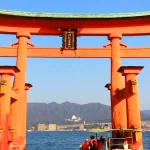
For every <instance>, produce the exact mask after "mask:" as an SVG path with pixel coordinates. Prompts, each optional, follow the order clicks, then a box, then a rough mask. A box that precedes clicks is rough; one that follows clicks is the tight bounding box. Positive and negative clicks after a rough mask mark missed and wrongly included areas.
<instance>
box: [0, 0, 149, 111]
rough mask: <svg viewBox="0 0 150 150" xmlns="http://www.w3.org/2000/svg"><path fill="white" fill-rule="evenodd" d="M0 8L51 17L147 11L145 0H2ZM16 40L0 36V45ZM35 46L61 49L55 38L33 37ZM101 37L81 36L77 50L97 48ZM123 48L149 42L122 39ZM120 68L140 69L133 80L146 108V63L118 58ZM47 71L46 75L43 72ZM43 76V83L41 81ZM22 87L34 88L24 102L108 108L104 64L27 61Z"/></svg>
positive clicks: (97, 61)
mask: <svg viewBox="0 0 150 150" xmlns="http://www.w3.org/2000/svg"><path fill="white" fill-rule="evenodd" d="M0 8H1V9H7V10H19V11H31V12H50V13H54V12H55V13H124V12H140V11H149V10H150V1H149V0H132V1H131V0H124V1H123V0H74V1H69V0H51V1H50V0H42V1H40V0H24V1H21V0H13V1H12V0H5V1H1V5H0ZM15 41H16V37H15V35H0V45H1V46H9V45H11V44H12V43H13V42H15ZM30 42H32V43H33V44H35V46H52V47H53V46H61V38H60V37H50V36H46V37H44V36H32V38H31V40H30ZM108 42H109V41H108V40H107V38H106V37H80V38H78V46H79V47H101V46H103V45H104V44H106V43H108ZM122 42H123V43H125V44H127V45H128V47H138V46H139V47H140V46H141V47H142V46H150V37H149V36H145V37H144V36H141V37H123V39H122ZM121 62H122V65H142V66H145V68H144V69H143V70H142V71H141V74H140V75H139V76H138V81H139V99H140V105H141V109H150V92H149V91H150V78H149V77H150V60H149V59H122V60H121ZM0 65H15V58H0ZM47 68H48V70H47ZM43 75H44V78H43ZM26 80H27V82H29V83H31V84H33V88H32V89H31V90H30V91H29V96H28V97H29V98H28V101H29V102H46V103H49V102H53V101H55V102H58V103H62V102H65V101H70V102H76V103H79V104H85V103H89V102H100V103H103V104H108V105H109V104H110V97H109V96H110V94H109V91H107V90H106V89H105V88H104V85H105V84H106V83H109V82H110V60H109V59H37V58H36V59H28V63H27V79H26Z"/></svg>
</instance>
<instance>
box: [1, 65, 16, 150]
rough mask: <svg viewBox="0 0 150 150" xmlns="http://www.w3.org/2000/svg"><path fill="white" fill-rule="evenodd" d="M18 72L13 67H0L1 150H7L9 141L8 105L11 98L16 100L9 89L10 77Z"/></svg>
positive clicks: (14, 94) (13, 92)
mask: <svg viewBox="0 0 150 150" xmlns="http://www.w3.org/2000/svg"><path fill="white" fill-rule="evenodd" d="M17 72H19V69H18V68H17V67H15V66H0V75H1V82H0V110H1V111H0V115H1V118H0V119H1V120H0V123H1V124H0V126H1V128H2V134H1V137H0V139H1V141H0V142H1V150H8V142H9V141H11V140H12V139H10V138H11V137H12V135H11V136H10V134H9V130H10V127H11V121H10V120H11V119H10V117H11V116H10V104H11V98H14V99H16V100H17V95H16V92H15V91H13V90H12V89H11V77H12V76H15V74H16V73H17Z"/></svg>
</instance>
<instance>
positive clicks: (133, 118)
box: [118, 66, 143, 150]
mask: <svg viewBox="0 0 150 150" xmlns="http://www.w3.org/2000/svg"><path fill="white" fill-rule="evenodd" d="M142 69H143V66H122V67H120V68H119V70H118V72H120V73H122V75H123V76H125V96H126V100H127V127H128V129H137V130H139V131H136V132H134V133H133V142H134V149H135V150H138V149H139V148H140V149H143V142H142V132H140V130H141V115H140V107H139V100H138V86H137V75H138V74H139V73H140V71H141V70H142Z"/></svg>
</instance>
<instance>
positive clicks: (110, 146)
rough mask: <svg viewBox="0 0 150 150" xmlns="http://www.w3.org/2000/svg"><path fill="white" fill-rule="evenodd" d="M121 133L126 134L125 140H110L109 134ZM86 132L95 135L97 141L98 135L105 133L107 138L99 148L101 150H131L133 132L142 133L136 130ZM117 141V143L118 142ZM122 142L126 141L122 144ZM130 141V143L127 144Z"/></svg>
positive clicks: (93, 130) (96, 130)
mask: <svg viewBox="0 0 150 150" xmlns="http://www.w3.org/2000/svg"><path fill="white" fill-rule="evenodd" d="M118 131H119V132H122V133H128V135H129V136H128V137H125V138H112V137H111V133H112V132H118ZM87 132H90V133H92V134H95V135H96V136H95V137H96V139H98V134H99V133H103V132H106V133H107V135H108V137H107V138H105V139H106V141H105V144H104V145H103V147H102V148H101V150H115V149H119V150H131V149H130V148H129V147H133V132H142V130H136V129H92V130H87ZM118 141H119V142H118ZM124 141H127V142H126V143H124ZM128 141H130V142H128ZM79 150H82V145H80V146H79Z"/></svg>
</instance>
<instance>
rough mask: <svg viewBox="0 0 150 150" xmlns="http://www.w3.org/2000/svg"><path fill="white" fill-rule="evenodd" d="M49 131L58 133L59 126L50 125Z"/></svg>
mask: <svg viewBox="0 0 150 150" xmlns="http://www.w3.org/2000/svg"><path fill="white" fill-rule="evenodd" d="M48 130H49V131H56V130H57V125H56V124H49V125H48Z"/></svg>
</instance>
